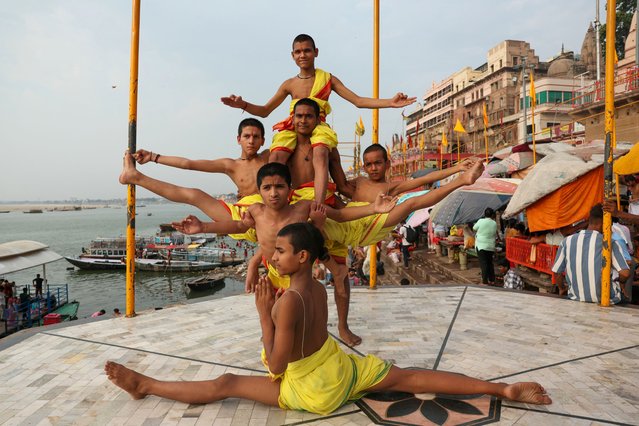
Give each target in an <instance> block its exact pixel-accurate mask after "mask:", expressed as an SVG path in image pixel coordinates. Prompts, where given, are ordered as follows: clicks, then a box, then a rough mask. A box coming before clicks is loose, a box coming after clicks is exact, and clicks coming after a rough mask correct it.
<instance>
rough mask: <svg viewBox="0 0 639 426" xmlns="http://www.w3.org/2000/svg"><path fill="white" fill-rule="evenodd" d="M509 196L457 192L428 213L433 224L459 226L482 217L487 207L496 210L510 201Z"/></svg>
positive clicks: (481, 192) (464, 191) (490, 193)
mask: <svg viewBox="0 0 639 426" xmlns="http://www.w3.org/2000/svg"><path fill="white" fill-rule="evenodd" d="M510 197H511V195H510V194H497V193H494V192H487V191H472V190H471V191H467V190H463V189H461V190H457V191H455V192H453V193H451V194H448V196H446V198H444V199H443V200H441V201H440V202H439V203H437V204H436V205H435V207H434V208H433V210H432V211H431V212H430V217H431V219H432V222H433V223H437V224H440V225H444V226H452V225H461V224H465V223H469V222H475V221H476V220H478V219H480V218H482V217H484V210H486V208H487V207H490V208H492V209H493V210H498V209H500V208H502V207H503V206H505V205H506V204H507V203H508V200H510Z"/></svg>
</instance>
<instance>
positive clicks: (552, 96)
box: [548, 90, 563, 104]
mask: <svg viewBox="0 0 639 426" xmlns="http://www.w3.org/2000/svg"><path fill="white" fill-rule="evenodd" d="M562 95H563V92H559V91H556V90H550V91H549V92H548V102H550V103H553V104H554V103H555V102H557V101H559V102H561V101H562Z"/></svg>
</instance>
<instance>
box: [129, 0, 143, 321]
mask: <svg viewBox="0 0 639 426" xmlns="http://www.w3.org/2000/svg"><path fill="white" fill-rule="evenodd" d="M139 48H140V0H133V13H132V22H131V70H130V76H129V152H130V153H134V152H135V151H136V138H137V121H138V54H139ZM126 205H127V207H126V316H127V317H128V318H130V317H134V316H135V185H128V186H127V197H126Z"/></svg>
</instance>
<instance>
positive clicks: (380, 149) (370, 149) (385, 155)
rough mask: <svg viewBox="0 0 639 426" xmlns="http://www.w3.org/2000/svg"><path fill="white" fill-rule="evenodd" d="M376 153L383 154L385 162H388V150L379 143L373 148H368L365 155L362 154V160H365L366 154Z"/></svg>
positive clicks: (373, 145) (372, 146)
mask: <svg viewBox="0 0 639 426" xmlns="http://www.w3.org/2000/svg"><path fill="white" fill-rule="evenodd" d="M374 151H379V152H381V153H382V156H383V157H384V161H388V153H387V152H386V148H384V147H383V146H381V145H380V144H378V143H374V144H372V145H371V146H369V147H368V148H366V149H365V150H364V153H363V154H362V159H364V156H365V155H366V154H368V153H369V152H374Z"/></svg>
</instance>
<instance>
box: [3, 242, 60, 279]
mask: <svg viewBox="0 0 639 426" xmlns="http://www.w3.org/2000/svg"><path fill="white" fill-rule="evenodd" d="M62 258H63V257H62V256H61V255H59V254H58V253H56V252H54V251H53V250H51V249H50V248H49V246H47V245H46V244H42V243H39V242H37V241H26V240H23V241H11V242H8V243H3V244H0V275H4V274H10V273H12V272H16V271H21V270H23V269H28V268H33V267H36V266H40V265H44V264H45V263H50V262H55V261H56V260H60V259H62Z"/></svg>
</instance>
